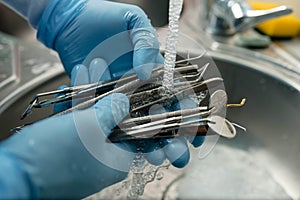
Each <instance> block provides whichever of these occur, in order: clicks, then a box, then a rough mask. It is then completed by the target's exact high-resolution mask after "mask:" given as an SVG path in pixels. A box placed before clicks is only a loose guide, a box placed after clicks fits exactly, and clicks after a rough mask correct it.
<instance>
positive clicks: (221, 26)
mask: <svg viewBox="0 0 300 200" xmlns="http://www.w3.org/2000/svg"><path fill="white" fill-rule="evenodd" d="M206 3H207V5H206V7H207V8H208V14H207V15H206V16H207V24H206V30H207V31H208V32H210V33H212V34H216V35H232V34H235V33H237V32H242V31H245V30H247V29H250V28H252V27H254V26H256V25H257V24H259V23H261V22H263V21H266V20H269V19H272V18H276V17H280V16H283V15H287V14H290V13H292V9H290V8H289V7H287V6H279V7H276V8H272V9H268V10H253V9H252V8H251V7H250V5H249V4H248V3H247V2H246V1H245V0H207V1H206Z"/></svg>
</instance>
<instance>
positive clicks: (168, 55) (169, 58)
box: [163, 0, 183, 94]
mask: <svg viewBox="0 0 300 200" xmlns="http://www.w3.org/2000/svg"><path fill="white" fill-rule="evenodd" d="M182 5H183V0H170V4H169V28H168V35H167V41H166V49H165V63H164V77H163V87H164V88H165V93H166V94H169V93H172V91H173V76H174V67H175V61H176V53H177V43H178V37H179V17H180V13H181V10H182Z"/></svg>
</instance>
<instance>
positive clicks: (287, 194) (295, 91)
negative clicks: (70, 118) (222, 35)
mask: <svg viewBox="0 0 300 200" xmlns="http://www.w3.org/2000/svg"><path fill="white" fill-rule="evenodd" d="M212 58H213V59H214V61H215V63H216V65H217V66H218V68H219V70H220V72H221V74H222V76H223V78H224V84H225V87H226V90H227V93H228V97H229V102H239V101H240V99H241V98H243V97H246V98H247V103H246V105H244V107H242V108H238V109H237V108H231V109H228V115H227V116H228V118H229V119H230V120H232V121H233V122H235V123H237V124H240V125H243V126H245V127H246V128H247V132H246V133H244V132H242V131H240V132H239V133H238V135H237V137H236V138H234V139H231V140H228V139H220V140H219V141H218V143H217V145H216V146H215V148H214V149H213V151H212V152H211V153H210V154H209V155H208V156H207V157H206V158H204V159H198V158H197V152H198V150H197V149H194V150H192V154H193V157H192V161H191V163H190V164H189V165H188V166H187V167H186V168H185V169H183V170H175V171H176V174H174V173H171V174H169V175H170V176H171V177H174V176H178V175H179V174H184V175H185V176H182V177H181V178H179V179H177V181H175V182H172V184H171V183H170V182H169V183H168V182H167V181H166V183H165V185H164V186H163V187H162V188H165V189H166V190H167V191H165V192H166V194H167V195H168V191H169V190H170V191H172V190H171V189H172V187H179V190H178V191H179V193H178V194H177V195H178V197H179V198H182V199H194V198H197V199H199V198H202V197H203V199H207V198H213V199H219V198H225V199H228V198H238V199H240V198H246V199H249V198H251V199H261V198H263V199H265V198H270V199H274V198H279V199H288V198H292V197H293V198H294V197H297V198H298V197H300V193H299V190H298V188H300V174H299V173H298V169H299V168H300V160H299V159H298V157H299V156H298V155H299V154H300V146H299V141H300V135H299V134H298V133H299V124H300V118H299V117H298V115H299V111H300V92H299V91H300V90H299V86H300V84H299V85H297V84H296V83H293V84H292V83H289V82H287V81H286V79H285V78H284V77H285V76H283V74H281V73H279V74H276V73H271V72H272V71H271V72H269V73H266V72H264V71H261V70H258V69H257V68H256V65H255V64H253V63H252V64H251V63H240V62H234V61H229V60H227V59H224V58H222V57H220V56H218V55H212ZM204 62H205V61H204ZM261 67H263V66H261ZM66 83H68V77H66V76H65V75H63V74H60V75H57V76H56V77H54V78H51V79H49V80H45V81H44V84H41V85H39V86H38V87H36V88H34V89H33V90H32V91H31V92H28V93H27V94H26V95H24V96H23V97H22V98H19V100H18V101H16V102H15V103H14V104H13V105H11V106H10V107H9V108H8V109H6V110H5V111H4V112H3V113H1V115H0V121H1V128H2V131H3V130H4V131H7V130H9V129H10V128H13V127H15V126H17V125H20V124H23V123H24V122H22V121H20V120H19V116H20V114H21V113H22V111H23V110H24V109H25V107H26V105H27V103H28V102H29V101H30V100H31V98H32V97H33V95H34V94H36V93H37V92H41V91H48V90H52V89H56V88H57V86H59V85H60V84H66ZM298 83H299V80H298ZM297 86H298V88H297ZM37 114H38V115H37ZM50 114H51V109H48V110H45V111H44V112H34V114H33V115H32V116H30V117H29V120H30V121H31V120H36V119H39V118H41V117H46V116H48V115H50ZM2 137H3V136H2ZM165 178H166V180H168V179H172V178H168V174H166V177H165ZM147 190H150V191H151V188H150V189H146V193H145V194H146V195H147ZM152 195H153V193H152ZM155 195H162V193H159V194H155ZM152 197H153V196H152ZM156 197H157V196H156Z"/></svg>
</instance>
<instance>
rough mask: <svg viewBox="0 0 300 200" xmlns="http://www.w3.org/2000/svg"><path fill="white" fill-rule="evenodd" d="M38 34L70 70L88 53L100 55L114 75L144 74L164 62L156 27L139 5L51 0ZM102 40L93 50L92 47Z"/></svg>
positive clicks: (146, 77) (147, 74) (144, 77)
mask: <svg viewBox="0 0 300 200" xmlns="http://www.w3.org/2000/svg"><path fill="white" fill-rule="evenodd" d="M37 37H38V39H39V40H40V41H42V42H43V43H44V44H45V45H46V46H47V47H49V48H52V49H54V50H56V51H57V52H58V53H59V56H60V58H61V61H62V63H63V65H64V67H65V69H66V72H67V73H68V74H69V75H70V74H71V72H72V69H73V67H74V66H75V65H77V64H83V61H84V60H85V59H86V58H87V59H88V60H89V61H88V63H89V62H90V61H91V60H92V59H93V58H102V59H104V60H105V61H106V63H107V64H108V65H109V66H110V73H111V78H116V77H120V76H122V75H123V74H124V73H125V72H127V71H128V70H130V69H132V68H133V69H134V71H135V72H136V73H137V75H138V76H139V78H140V79H142V80H145V79H148V78H149V77H150V74H151V71H152V68H153V67H154V66H155V65H158V64H162V63H163V58H162V56H161V54H160V52H159V43H158V40H157V35H156V32H155V30H154V28H153V27H152V26H151V24H150V21H149V19H148V18H147V16H146V15H145V13H144V12H143V11H142V10H141V9H140V8H139V7H137V6H134V5H129V4H122V3H116V2H111V1H103V0H80V1H78V0H50V1H49V3H48V5H47V6H46V8H45V10H44V12H43V15H42V17H41V19H40V22H39V25H38V34H37ZM98 45H100V47H99V48H97V50H95V51H94V52H93V53H92V54H91V51H92V50H93V49H95V47H97V46H98Z"/></svg>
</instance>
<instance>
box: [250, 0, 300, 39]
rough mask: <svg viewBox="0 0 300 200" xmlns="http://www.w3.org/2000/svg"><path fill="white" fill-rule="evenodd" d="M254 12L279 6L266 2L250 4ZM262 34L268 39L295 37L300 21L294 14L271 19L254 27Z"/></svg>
mask: <svg viewBox="0 0 300 200" xmlns="http://www.w3.org/2000/svg"><path fill="white" fill-rule="evenodd" d="M249 4H250V5H251V6H252V8H253V9H254V10H267V9H271V8H275V7H278V6H280V5H278V4H275V3H267V2H250V3H249ZM256 28H257V29H258V30H260V31H261V32H262V33H264V34H266V35H268V36H270V37H282V38H288V37H296V36H297V35H298V34H299V32H300V20H299V19H298V18H297V16H296V15H294V14H289V15H286V16H283V17H278V18H275V19H271V20H268V21H265V22H263V23H261V24H259V25H258V26H257V27H256Z"/></svg>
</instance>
